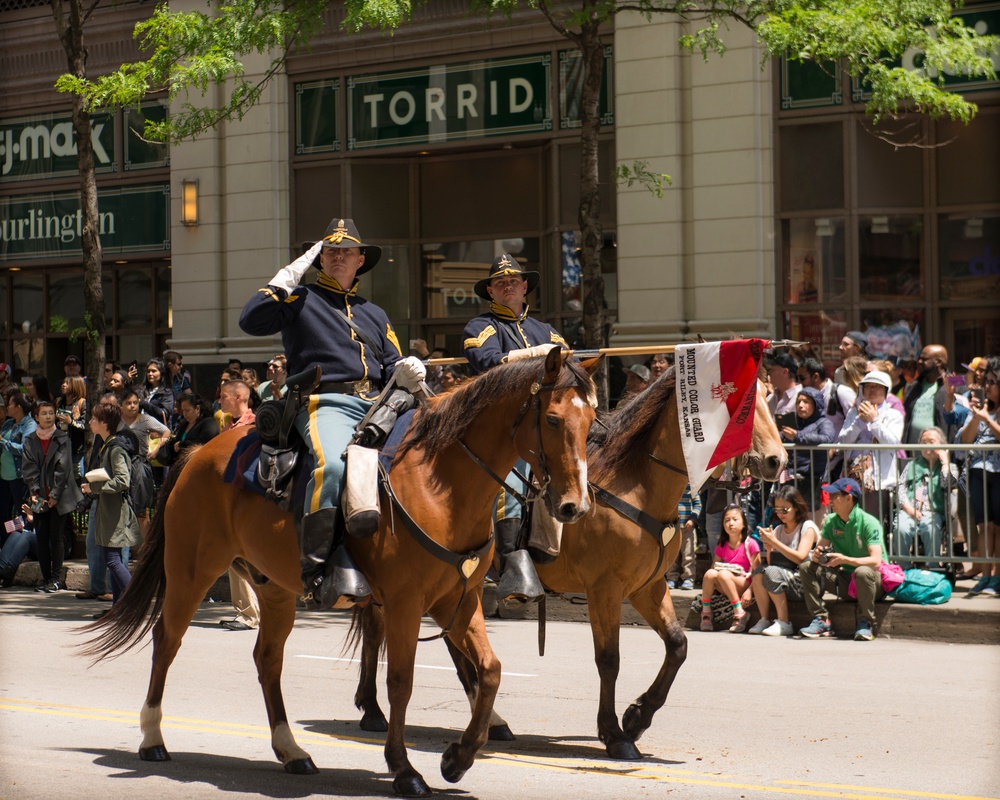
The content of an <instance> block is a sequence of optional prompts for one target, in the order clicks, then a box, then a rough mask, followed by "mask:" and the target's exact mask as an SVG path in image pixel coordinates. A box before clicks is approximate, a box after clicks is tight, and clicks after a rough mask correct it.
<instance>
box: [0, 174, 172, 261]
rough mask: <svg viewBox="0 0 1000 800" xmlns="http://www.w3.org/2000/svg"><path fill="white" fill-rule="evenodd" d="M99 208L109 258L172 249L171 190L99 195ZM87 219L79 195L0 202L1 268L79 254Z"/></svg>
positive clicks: (129, 189) (125, 189) (144, 188)
mask: <svg viewBox="0 0 1000 800" xmlns="http://www.w3.org/2000/svg"><path fill="white" fill-rule="evenodd" d="M97 205H98V209H99V216H100V221H99V228H98V231H99V233H100V236H101V248H102V250H103V251H104V255H105V256H107V255H114V254H118V253H141V252H147V251H161V250H169V249H170V184H168V183H163V184H153V185H147V186H127V187H123V188H120V189H108V190H106V191H99V192H98V194H97ZM82 216H83V215H82V212H81V210H80V195H79V193H77V192H66V193H58V194H57V193H54V192H53V193H48V194H40V195H35V196H33V197H32V196H29V197H15V198H4V199H0V263H3V262H5V261H17V260H24V259H32V258H54V257H56V258H57V257H60V256H72V255H77V254H79V253H80V252H81V245H80V231H81V228H82Z"/></svg>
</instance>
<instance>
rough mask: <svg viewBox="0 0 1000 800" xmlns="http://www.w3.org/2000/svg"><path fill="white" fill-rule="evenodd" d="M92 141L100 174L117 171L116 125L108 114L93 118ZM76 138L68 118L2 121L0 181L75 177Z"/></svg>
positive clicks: (66, 116) (29, 118) (41, 117)
mask: <svg viewBox="0 0 1000 800" xmlns="http://www.w3.org/2000/svg"><path fill="white" fill-rule="evenodd" d="M91 127H92V131H91V136H90V141H91V143H92V144H93V146H94V165H95V166H96V167H97V171H98V172H110V171H112V170H113V169H115V166H116V164H115V124H114V118H113V117H112V116H111V115H109V114H97V115H94V116H93V117H92V118H91ZM78 172H79V166H78V164H77V152H76V134H75V132H74V131H73V122H72V120H71V118H70V116H69V115H68V114H46V115H41V116H37V117H27V118H22V119H13V120H3V122H2V123H0V181H19V180H29V179H41V178H55V177H59V176H63V175H76V174H78Z"/></svg>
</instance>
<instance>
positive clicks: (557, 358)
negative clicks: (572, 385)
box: [545, 344, 563, 376]
mask: <svg viewBox="0 0 1000 800" xmlns="http://www.w3.org/2000/svg"><path fill="white" fill-rule="evenodd" d="M562 364H563V357H562V349H561V348H560V347H559V345H555V344H554V345H552V347H550V348H549V353H548V355H547V356H545V374H546V375H553V376H555V375H558V374H559V371H560V370H561V369H562Z"/></svg>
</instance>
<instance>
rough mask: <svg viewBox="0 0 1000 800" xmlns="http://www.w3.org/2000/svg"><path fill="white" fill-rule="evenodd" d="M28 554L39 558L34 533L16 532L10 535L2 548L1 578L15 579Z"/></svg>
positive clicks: (0, 555)
mask: <svg viewBox="0 0 1000 800" xmlns="http://www.w3.org/2000/svg"><path fill="white" fill-rule="evenodd" d="M28 553H31V554H32V555H35V557H36V558H37V554H36V553H35V532H34V531H25V530H21V531H14V532H13V533H12V534H10V535H8V536H7V538H6V539H4V542H3V547H0V577H2V578H13V577H14V573H15V572H17V568H18V567H19V566H20V565H21V562H22V561H24V558H25V556H27V555H28Z"/></svg>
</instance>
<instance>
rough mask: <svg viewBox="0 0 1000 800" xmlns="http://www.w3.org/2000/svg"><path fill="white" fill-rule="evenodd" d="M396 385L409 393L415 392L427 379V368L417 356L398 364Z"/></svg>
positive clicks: (408, 357) (409, 357) (402, 359)
mask: <svg viewBox="0 0 1000 800" xmlns="http://www.w3.org/2000/svg"><path fill="white" fill-rule="evenodd" d="M395 375H396V384H397V385H399V386H402V387H403V388H404V389H406V390H407V391H409V392H415V391H416V390H417V387H419V386H420V383H421V382H422V381H423V380H424V379H425V378H426V377H427V367H425V366H424V362H422V361H421V360H420V359H419V358H417V357H416V356H407V357H406V358H401V359H399V361H397V362H396V373H395Z"/></svg>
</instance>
